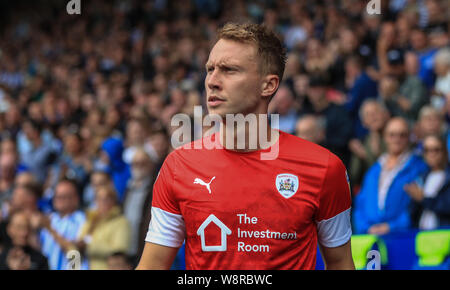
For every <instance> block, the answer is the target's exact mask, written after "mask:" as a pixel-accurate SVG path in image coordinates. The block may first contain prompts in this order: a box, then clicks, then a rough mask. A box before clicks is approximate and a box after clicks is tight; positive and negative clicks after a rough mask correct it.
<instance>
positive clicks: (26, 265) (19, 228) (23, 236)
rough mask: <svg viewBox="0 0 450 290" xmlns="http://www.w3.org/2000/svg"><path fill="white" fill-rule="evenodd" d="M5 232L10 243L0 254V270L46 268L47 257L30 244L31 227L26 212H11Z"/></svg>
mask: <svg viewBox="0 0 450 290" xmlns="http://www.w3.org/2000/svg"><path fill="white" fill-rule="evenodd" d="M7 232H8V237H9V238H10V240H11V243H10V244H9V245H8V246H6V247H5V248H4V249H3V251H2V253H1V254H0V270H48V264H47V259H46V258H45V257H44V256H43V255H42V254H41V253H40V252H39V251H37V250H36V249H34V248H33V247H31V246H30V243H29V238H30V235H31V232H32V229H31V222H30V218H29V215H28V214H27V213H25V212H23V211H17V212H15V213H14V214H12V216H11V217H10V221H9V223H8V226H7Z"/></svg>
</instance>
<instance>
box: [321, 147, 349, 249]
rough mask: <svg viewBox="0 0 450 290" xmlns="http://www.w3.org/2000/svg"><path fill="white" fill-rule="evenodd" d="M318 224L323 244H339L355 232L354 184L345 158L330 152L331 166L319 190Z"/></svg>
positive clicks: (332, 246) (329, 245) (333, 245)
mask: <svg viewBox="0 0 450 290" xmlns="http://www.w3.org/2000/svg"><path fill="white" fill-rule="evenodd" d="M318 204H319V206H318V210H317V213H316V224H317V233H318V240H319V243H320V244H321V245H323V246H325V247H329V248H334V247H339V246H341V245H343V244H345V243H346V242H348V241H349V240H350V238H351V235H352V228H351V219H350V209H351V193H350V184H349V179H348V175H347V171H346V169H345V166H344V164H343V163H342V161H341V160H340V159H339V158H338V157H337V156H336V155H334V154H330V155H329V162H328V168H327V172H326V175H325V179H324V183H323V185H322V190H321V191H320V193H319V200H318Z"/></svg>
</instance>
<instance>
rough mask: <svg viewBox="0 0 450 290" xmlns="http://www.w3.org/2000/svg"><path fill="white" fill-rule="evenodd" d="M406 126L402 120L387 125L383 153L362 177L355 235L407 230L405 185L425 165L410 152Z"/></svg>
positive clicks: (422, 169)
mask: <svg viewBox="0 0 450 290" xmlns="http://www.w3.org/2000/svg"><path fill="white" fill-rule="evenodd" d="M409 134H410V131H409V128H408V123H407V121H406V120H405V119H403V118H401V117H394V118H392V119H391V120H390V121H389V122H388V123H387V125H386V129H385V131H384V141H385V143H386V148H387V150H386V153H385V154H383V155H381V156H380V158H379V159H378V161H377V162H376V163H375V164H374V165H373V166H372V167H371V168H370V169H369V170H368V172H367V174H366V175H365V176H364V180H363V183H362V186H361V191H360V192H359V194H358V195H357V196H356V198H355V206H354V211H353V225H354V230H355V233H356V234H367V233H368V234H376V235H383V234H387V233H389V232H396V231H400V230H405V229H408V228H409V227H410V226H411V220H410V216H409V205H410V201H411V199H410V197H409V195H408V194H407V193H406V192H405V190H404V186H405V185H406V184H408V183H411V182H413V181H414V180H415V179H416V178H417V177H419V175H420V174H422V173H423V172H424V171H425V170H426V169H427V166H426V164H425V163H424V162H423V160H422V158H421V157H419V156H416V155H414V154H412V153H411V151H410V149H409V146H410V142H409Z"/></svg>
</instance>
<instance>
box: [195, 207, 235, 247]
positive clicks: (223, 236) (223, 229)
mask: <svg viewBox="0 0 450 290" xmlns="http://www.w3.org/2000/svg"><path fill="white" fill-rule="evenodd" d="M210 223H214V224H216V226H218V227H219V228H220V245H218V246H207V245H206V238H205V229H206V228H207V227H208V226H209V224H210ZM197 235H198V236H200V240H201V244H202V251H203V252H224V251H226V250H227V235H231V230H230V229H229V228H228V227H227V226H226V225H225V224H224V223H223V222H221V221H220V220H219V219H218V218H217V217H216V216H215V215H213V214H210V215H209V217H208V218H206V220H205V221H204V222H203V223H202V224H201V225H200V227H199V228H198V230H197Z"/></svg>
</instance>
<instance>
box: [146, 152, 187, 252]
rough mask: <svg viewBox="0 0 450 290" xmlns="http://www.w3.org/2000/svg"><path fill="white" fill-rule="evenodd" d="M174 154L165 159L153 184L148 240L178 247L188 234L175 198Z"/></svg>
mask: <svg viewBox="0 0 450 290" xmlns="http://www.w3.org/2000/svg"><path fill="white" fill-rule="evenodd" d="M174 167H175V166H174V164H173V154H169V156H168V157H167V158H166V160H165V161H164V164H163V165H162V167H161V169H160V171H159V173H158V177H157V178H156V181H155V184H154V186H153V200H152V210H151V214H152V218H151V220H150V225H149V229H148V232H147V236H146V238H145V241H146V242H150V243H154V244H158V245H162V246H167V247H174V248H178V247H180V246H181V245H182V244H183V241H184V239H185V236H186V228H185V223H184V219H183V217H182V215H181V211H180V208H179V206H178V203H177V202H176V200H175V192H174V188H173V186H174V183H175V178H176V176H175V171H174Z"/></svg>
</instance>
